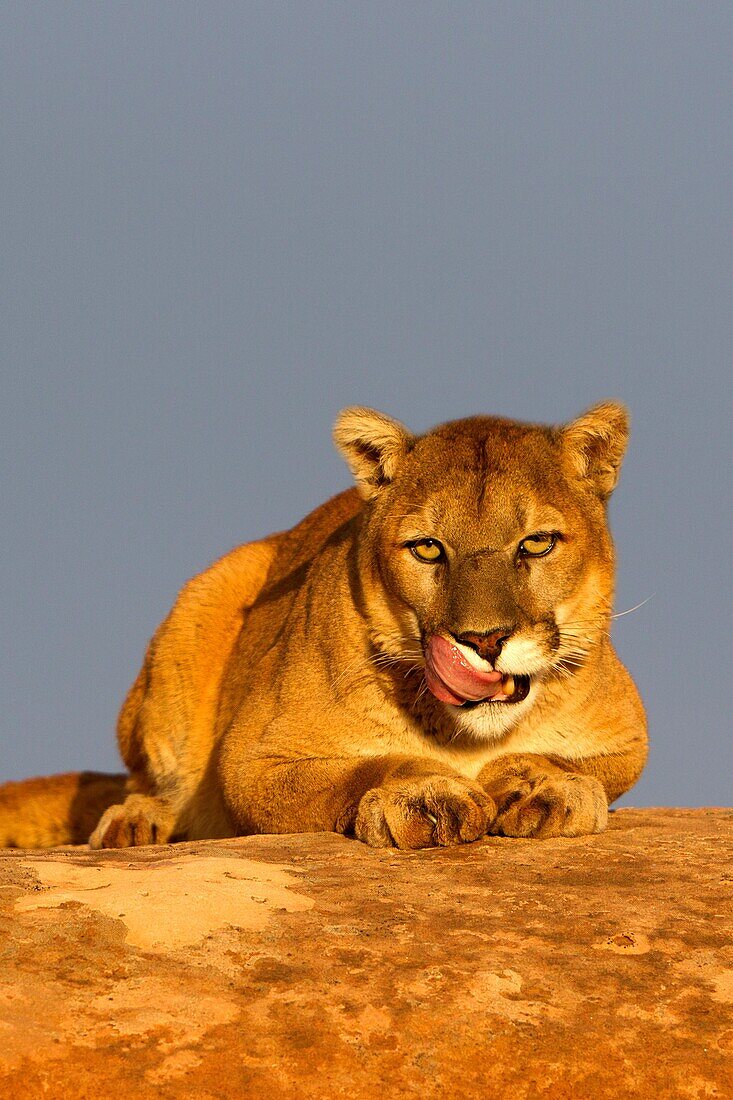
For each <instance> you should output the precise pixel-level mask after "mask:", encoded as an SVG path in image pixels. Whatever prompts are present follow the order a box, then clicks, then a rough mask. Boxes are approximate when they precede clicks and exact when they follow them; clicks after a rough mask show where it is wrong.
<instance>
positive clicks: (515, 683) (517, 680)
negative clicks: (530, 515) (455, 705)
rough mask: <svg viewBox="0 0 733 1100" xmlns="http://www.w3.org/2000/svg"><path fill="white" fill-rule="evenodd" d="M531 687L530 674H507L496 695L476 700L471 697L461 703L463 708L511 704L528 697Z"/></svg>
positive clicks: (470, 708) (471, 708)
mask: <svg viewBox="0 0 733 1100" xmlns="http://www.w3.org/2000/svg"><path fill="white" fill-rule="evenodd" d="M529 689H530V679H529V676H525V675H523V674H521V673H518V674H517V675H516V676H505V677H504V679H503V681H502V685H501V691H500V692H499V694H498V695H494V696H492V697H491V698H489V699H477V700H475V701H473V700H471V699H469V700H467V701H466V702H465V703H462V704H461V709H462V710H473V709H474V708H475V707H485V706H486V705H487V704H496V705H497V706H509V705H510V704H511V703H521V702H522V700H523V699H526V698H527V696H528V695H529Z"/></svg>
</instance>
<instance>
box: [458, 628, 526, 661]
mask: <svg viewBox="0 0 733 1100" xmlns="http://www.w3.org/2000/svg"><path fill="white" fill-rule="evenodd" d="M513 633H514V627H513V626H499V627H497V628H496V629H495V630H487V631H486V632H485V633H482V634H476V633H474V632H473V631H471V630H469V631H467V632H466V633H465V634H455V635H454V637H455V639H456V641H457V642H461V643H462V645H470V646H471V649H475V650H476V652H477V653H478V655H479V657H481V658H482V659H483V660H484V661H491V662H492V663H493V662H494V661H495V660H496V658H497V657H498V656H499V654H500V653H501V647H502V646H503V645H504V642H506V641H507V640H508V639H509V638H510V637H511V636H512V634H513Z"/></svg>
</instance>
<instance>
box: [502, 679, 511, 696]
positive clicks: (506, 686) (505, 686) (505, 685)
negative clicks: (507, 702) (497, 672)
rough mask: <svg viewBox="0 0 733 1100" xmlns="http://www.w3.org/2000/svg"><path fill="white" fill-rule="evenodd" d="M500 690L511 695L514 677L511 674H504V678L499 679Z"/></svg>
mask: <svg viewBox="0 0 733 1100" xmlns="http://www.w3.org/2000/svg"><path fill="white" fill-rule="evenodd" d="M501 690H502V692H503V693H504V695H513V694H514V677H513V676H505V677H504V679H503V680H502V681H501Z"/></svg>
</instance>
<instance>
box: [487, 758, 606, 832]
mask: <svg viewBox="0 0 733 1100" xmlns="http://www.w3.org/2000/svg"><path fill="white" fill-rule="evenodd" d="M492 794H493V795H494V797H495V798H496V801H497V805H498V813H497V816H496V818H495V820H494V821H493V822H492V824H491V826H490V827H489V832H490V833H492V834H494V835H495V836H519V837H539V838H545V837H550V836H585V835H586V834H588V833H600V832H601V831H602V830H603V829H605V827H606V823H607V822H608V802H607V801H606V792H605V791H604V789H603V787H602V786H601V784H600V783H599V782H598V780H597V779H593V778H591V777H590V776H587V775H575V774H573V773H569V774H567V775H563V774H561V775H555V774H553V775H547V776H540V777H538V778H535V779H526V778H517V779H516V781H515V782H514V783H511V782H508V783H507V785H506V786H505V787H504V789H503V790H497V791H494V790H492Z"/></svg>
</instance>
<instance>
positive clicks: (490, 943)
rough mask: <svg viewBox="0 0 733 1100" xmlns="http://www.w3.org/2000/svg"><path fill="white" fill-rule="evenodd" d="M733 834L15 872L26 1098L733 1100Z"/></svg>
mask: <svg viewBox="0 0 733 1100" xmlns="http://www.w3.org/2000/svg"><path fill="white" fill-rule="evenodd" d="M732 855H733V811H729V810H705V811H702V810H695V811H685V810H644V811H636V810H621V811H618V812H617V813H615V814H613V815H612V819H611V825H610V828H609V830H608V831H607V832H606V833H604V834H602V835H600V836H595V837H588V838H583V839H580V840H548V841H519V840H505V839H500V838H489V839H486V840H484V841H481V842H479V843H477V844H472V845H468V846H465V847H459V848H451V849H432V850H429V851H424V852H416V853H410V854H406V853H402V852H396V851H382V850H374V849H369V848H366V847H364V846H363V845H360V844H358V843H357V842H356V841H350V840H346V839H344V838H343V837H338V836H333V835H328V834H318V835H314V836H280V837H271V836H267V837H247V838H243V839H238V840H230V841H218V842H207V843H196V844H181V845H169V846H166V847H160V848H143V849H135V850H128V851H111V852H102V853H100V852H89V851H87V850H86V849H84V848H74V849H64V850H61V849H57V850H54V851H51V852H22V851H19V852H7V853H3V854H2V855H0V884H1V885H0V1096H3V1097H5V1096H8V1097H14V1098H16V1097H18V1098H20V1097H41V1096H43V1097H52V1098H53V1100H59V1098H65V1097H73V1098H74V1100H78V1098H85V1097H88V1098H90V1100H91V1098H94V1100H98V1098H103V1097H118V1096H120V1095H123V1096H125V1095H126V1096H129V1097H134V1098H135V1100H138V1098H143V1100H144V1098H147V1097H196V1098H212V1100H213V1098H229V1097H232V1098H234V1097H250V1096H251V1097H260V1096H263V1097H268V1098H280V1097H283V1098H292V1100H302V1098H311V1097H312V1098H318V1100H330V1098H331V1097H349V1098H355V1097H361V1096H367V1095H374V1094H376V1095H377V1096H380V1095H381V1096H382V1097H385V1098H391V1097H402V1096H405V1097H411V1096H415V1097H420V1098H422V1100H424V1098H429V1097H445V1098H454V1097H456V1098H462V1097H466V1098H468V1097H470V1098H475V1097H505V1096H511V1097H512V1098H517V1100H518V1098H521V1097H528V1098H529V1097H532V1098H534V1097H551V1098H553V1100H554V1098H568V1100H570V1098H573V1100H575V1098H583V1100H585V1098H592V1097H614V1098H616V1097H692V1098H698V1097H717V1096H719V1097H729V1096H733V1072H732V1066H733V945H732V940H731V927H732V924H733V919H732V918H733V905H732V900H731V899H732V896H733V891H732V887H733V861H732V859H731V857H732Z"/></svg>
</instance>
